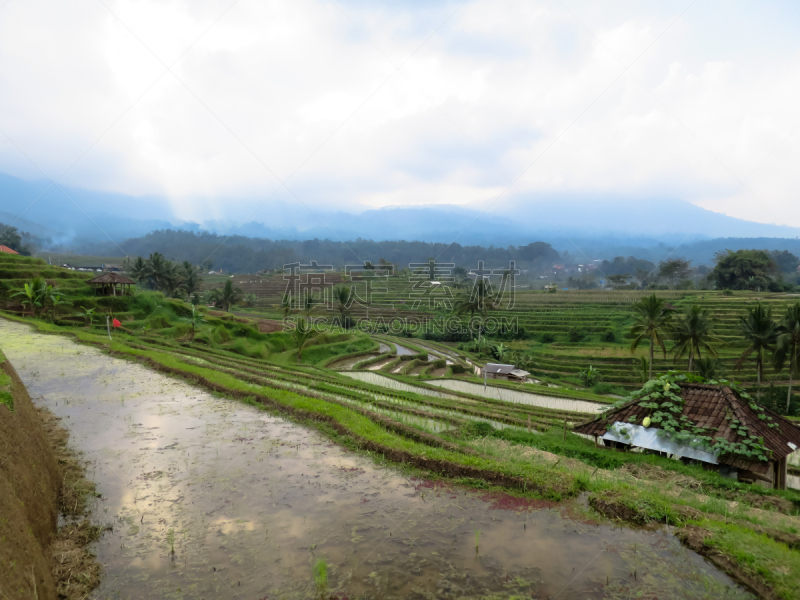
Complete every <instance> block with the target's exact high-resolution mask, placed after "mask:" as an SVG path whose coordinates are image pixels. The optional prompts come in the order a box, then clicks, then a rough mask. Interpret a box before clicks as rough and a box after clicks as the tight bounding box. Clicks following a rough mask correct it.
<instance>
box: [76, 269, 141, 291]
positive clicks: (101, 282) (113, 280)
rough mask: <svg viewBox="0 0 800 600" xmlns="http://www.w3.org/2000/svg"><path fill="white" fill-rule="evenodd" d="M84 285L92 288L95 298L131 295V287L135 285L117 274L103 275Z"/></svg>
mask: <svg viewBox="0 0 800 600" xmlns="http://www.w3.org/2000/svg"><path fill="white" fill-rule="evenodd" d="M86 283H88V284H89V285H90V286H92V287H93V288H94V293H95V295H97V296H127V295H129V294H130V293H131V286H132V285H136V282H135V281H134V280H133V279H128V278H127V277H125V276H124V275H120V274H119V273H103V274H102V275H98V276H97V277H95V278H94V279H90V280H89V281H87V282H86Z"/></svg>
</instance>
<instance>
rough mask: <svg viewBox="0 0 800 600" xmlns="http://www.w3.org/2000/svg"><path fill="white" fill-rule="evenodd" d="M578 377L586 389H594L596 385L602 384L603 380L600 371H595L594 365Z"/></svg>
mask: <svg viewBox="0 0 800 600" xmlns="http://www.w3.org/2000/svg"><path fill="white" fill-rule="evenodd" d="M578 377H580V379H581V381H582V382H583V385H584V387H593V386H594V385H596V384H598V383H600V381H602V379H603V376H602V375H601V374H600V371H598V370H597V369H595V368H594V367H593V366H592V365H589V366H588V367H587V368H585V369H584V370H583V371H581V372H580V373H579V374H578Z"/></svg>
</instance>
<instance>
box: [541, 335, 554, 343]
mask: <svg viewBox="0 0 800 600" xmlns="http://www.w3.org/2000/svg"><path fill="white" fill-rule="evenodd" d="M541 341H542V343H543V344H552V343H553V342H555V341H556V336H554V335H553V334H552V333H543V334H542V337H541Z"/></svg>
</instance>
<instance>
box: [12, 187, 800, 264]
mask: <svg viewBox="0 0 800 600" xmlns="http://www.w3.org/2000/svg"><path fill="white" fill-rule="evenodd" d="M60 188H63V190H64V191H63V192H62V190H61V189H59V187H56V186H50V183H49V182H47V181H43V180H37V181H24V180H21V179H18V178H15V177H12V176H10V175H4V174H0V222H2V223H6V224H11V223H14V222H15V221H16V223H17V226H18V227H20V228H21V229H25V230H28V231H30V232H31V233H33V234H35V235H37V236H38V237H40V238H49V240H50V241H49V242H48V243H49V244H50V245H51V246H52V247H60V248H62V249H68V248H75V247H78V246H80V247H83V248H86V247H92V246H97V245H100V246H104V247H107V246H111V247H116V245H117V244H119V246H121V247H122V248H123V249H124V243H123V241H124V240H125V239H128V238H135V237H140V236H142V235H144V234H146V233H148V232H150V231H154V230H159V229H168V228H172V229H181V230H188V231H210V232H214V233H220V234H225V235H228V234H236V235H241V236H247V237H254V238H269V239H290V240H291V239H294V240H302V239H313V238H320V239H331V240H334V241H347V240H356V239H359V238H361V239H372V240H375V241H384V240H416V241H424V242H441V243H451V242H457V243H459V244H461V245H469V244H478V245H483V246H491V245H494V246H499V247H506V246H508V245H516V246H521V245H525V244H528V243H530V242H532V241H537V240H540V241H545V242H549V243H551V244H552V245H553V247H555V248H556V249H557V250H559V251H562V252H563V251H567V252H569V253H571V254H573V255H575V256H578V257H580V256H582V255H586V256H588V255H589V254H591V255H592V256H595V257H596V256H597V255H598V254H600V255H601V256H602V257H608V256H609V255H612V254H617V253H618V254H617V255H629V253H630V254H633V253H635V251H636V249H638V251H639V252H640V253H641V252H642V251H643V249H652V252H653V254H654V255H655V256H656V257H657V256H658V255H661V254H663V253H664V252H668V251H669V248H670V247H672V246H674V245H676V244H681V247H686V245H687V244H693V243H698V242H701V241H703V240H710V239H713V238H723V237H724V238H798V237H800V229H799V228H793V227H787V226H782V225H768V224H761V223H754V222H750V221H745V220H742V219H735V218H733V217H728V216H726V215H722V214H718V213H714V212H711V211H708V210H705V209H702V208H699V207H697V206H694V205H693V204H691V203H689V202H686V201H682V200H670V199H663V198H647V199H619V198H613V197H608V196H597V197H593V198H581V197H569V196H541V195H528V196H516V197H511V198H508V199H502V200H501V201H499V202H497V204H496V205H487V208H486V209H485V210H481V209H478V210H476V209H474V208H465V207H461V206H456V205H433V206H414V207H393V208H383V209H377V210H367V211H364V212H361V213H358V214H352V213H347V212H343V211H339V212H334V211H326V212H317V214H316V215H311V214H310V213H309V212H308V211H307V210H306V209H305V208H304V207H302V206H300V205H298V204H297V203H296V202H295V201H292V202H271V203H270V204H268V205H266V206H264V207H262V209H261V210H259V211H258V212H257V213H256V214H255V216H254V218H253V219H252V220H245V218H244V217H241V219H240V220H237V217H236V214H235V213H233V214H232V216H231V217H228V220H225V221H222V220H206V221H201V222H200V223H194V222H184V221H182V220H181V219H178V218H177V217H176V216H175V214H174V213H173V211H172V208H171V206H170V203H169V202H168V201H166V200H165V199H163V198H159V197H155V196H148V197H135V196H127V195H124V194H113V193H106V192H96V191H88V190H82V189H77V188H68V187H65V186H60ZM242 202H243V203H244V204H247V203H249V204H247V206H253V205H256V206H257V205H258V202H259V201H258V199H252V198H251V199H248V200H245V201H242ZM216 203H217V204H219V205H221V206H224V207H226V208H229V209H230V210H228V211H227V213H228V214H231V211H232V210H235V209H236V208H237V206H239V205H237V203H236V202H235V201H233V200H232V199H220V200H217V201H216ZM244 204H243V206H244ZM204 205H206V206H212V205H214V201H208V200H205V201H204ZM249 210H250V209H249V208H248V209H246V210H245V209H241V210H240V212H242V213H243V214H247V213H248V212H249ZM19 215H22V219H19V220H18V217H19ZM264 215H269V217H268V218H269V223H268V224H265V223H263V222H262V221H263V219H264V218H265V217H264ZM259 219H261V220H262V221H260V220H259ZM242 221H244V224H241V222H242ZM108 250H111V248H108ZM704 252H705V253H706V254H707V253H708V250H704ZM114 253H120V249H119V247H116V250H114ZM678 253H679V254H680V251H678ZM712 254H713V253H712Z"/></svg>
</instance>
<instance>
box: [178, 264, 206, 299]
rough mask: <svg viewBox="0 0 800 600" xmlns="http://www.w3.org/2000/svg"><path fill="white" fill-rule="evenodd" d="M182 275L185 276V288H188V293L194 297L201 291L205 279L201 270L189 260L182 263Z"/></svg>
mask: <svg viewBox="0 0 800 600" xmlns="http://www.w3.org/2000/svg"><path fill="white" fill-rule="evenodd" d="M180 269H181V275H183V287H185V288H186V293H187V294H188V295H190V296H191V295H192V294H194V293H195V292H197V291H199V290H200V284H201V283H203V278H202V277H201V276H200V269H198V268H197V267H195V266H194V265H193V264H192V263H190V262H189V261H188V260H185V261H183V262H182V263H181V266H180Z"/></svg>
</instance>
